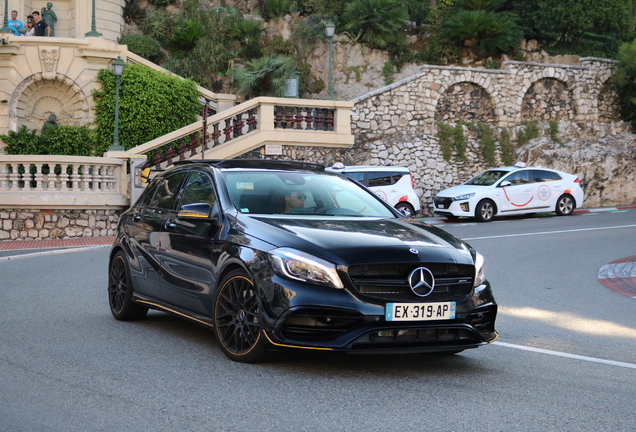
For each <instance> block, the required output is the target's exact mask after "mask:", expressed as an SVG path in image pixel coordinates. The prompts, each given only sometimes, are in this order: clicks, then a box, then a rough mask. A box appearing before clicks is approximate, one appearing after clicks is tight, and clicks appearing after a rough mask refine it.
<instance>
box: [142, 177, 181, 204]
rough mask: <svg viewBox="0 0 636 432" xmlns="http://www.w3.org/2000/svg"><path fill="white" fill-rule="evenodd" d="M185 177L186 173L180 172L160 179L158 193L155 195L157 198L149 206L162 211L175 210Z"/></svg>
mask: <svg viewBox="0 0 636 432" xmlns="http://www.w3.org/2000/svg"><path fill="white" fill-rule="evenodd" d="M185 175H186V173H185V172H180V173H176V174H173V175H171V176H168V177H164V178H162V179H160V180H159V186H158V187H157V193H155V196H154V197H153V198H152V200H151V201H150V204H149V206H150V207H155V208H161V209H173V208H174V205H175V202H176V200H177V195H178V194H179V188H180V186H181V183H182V182H183V178H184V177H185Z"/></svg>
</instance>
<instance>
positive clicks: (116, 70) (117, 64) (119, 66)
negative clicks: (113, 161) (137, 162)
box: [108, 56, 126, 151]
mask: <svg viewBox="0 0 636 432" xmlns="http://www.w3.org/2000/svg"><path fill="white" fill-rule="evenodd" d="M125 65H126V64H125V63H124V61H123V60H122V59H121V57H119V56H117V58H116V59H115V60H114V61H113V74H114V75H115V132H114V133H113V144H112V145H111V146H109V147H108V151H124V150H126V149H125V148H124V146H122V145H119V78H120V77H121V76H122V74H123V73H124V66H125Z"/></svg>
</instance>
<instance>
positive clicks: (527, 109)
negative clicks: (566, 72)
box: [521, 78, 576, 121]
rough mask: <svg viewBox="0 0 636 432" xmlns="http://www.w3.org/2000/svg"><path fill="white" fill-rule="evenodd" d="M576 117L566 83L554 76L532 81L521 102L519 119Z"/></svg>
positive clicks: (568, 119) (564, 118)
mask: <svg viewBox="0 0 636 432" xmlns="http://www.w3.org/2000/svg"><path fill="white" fill-rule="evenodd" d="M575 118H576V104H575V103H574V100H573V97H572V92H571V91H570V89H569V88H568V86H567V84H566V83H564V82H563V81H560V80H558V79H555V78H542V79H539V80H537V81H535V82H533V83H532V85H531V86H530V88H529V89H528V90H527V91H526V93H525V94H524V96H523V99H522V102H521V121H528V120H559V121H560V120H565V121H572V120H574V119H575Z"/></svg>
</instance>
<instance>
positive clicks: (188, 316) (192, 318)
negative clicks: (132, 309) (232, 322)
mask: <svg viewBox="0 0 636 432" xmlns="http://www.w3.org/2000/svg"><path fill="white" fill-rule="evenodd" d="M135 301H136V302H137V303H144V304H149V305H153V306H155V307H158V308H160V309H163V310H166V311H168V312H172V313H173V314H177V315H180V316H182V317H186V318H188V319H191V320H193V321H196V322H199V323H201V324H205V325H206V326H210V327H214V326H213V325H212V324H210V323H207V322H205V321H201V320H200V319H197V318H194V317H192V316H190V315H186V314H184V313H181V312H177V311H176V310H174V309H170V308H167V307H165V306H161V305H158V304H157V303H153V302H149V301H145V300H135Z"/></svg>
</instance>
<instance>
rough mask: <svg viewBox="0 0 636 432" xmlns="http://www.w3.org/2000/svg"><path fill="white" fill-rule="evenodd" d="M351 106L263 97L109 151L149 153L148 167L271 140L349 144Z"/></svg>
mask: <svg viewBox="0 0 636 432" xmlns="http://www.w3.org/2000/svg"><path fill="white" fill-rule="evenodd" d="M352 107H353V103H352V102H346V101H322V100H307V99H289V98H274V97H265V96H262V97H258V98H255V99H251V100H249V101H247V102H244V103H242V104H240V105H237V106H235V107H233V108H230V109H227V110H225V111H222V112H219V113H217V114H215V115H213V116H211V117H209V118H208V119H204V120H198V121H196V122H194V123H192V124H190V125H188V126H185V127H183V128H181V129H178V130H176V131H174V132H172V133H169V134H167V135H164V136H162V137H159V138H156V139H154V140H152V141H149V142H147V143H145V144H142V145H140V146H137V147H135V148H132V149H130V150H128V151H126V152H108V153H106V156H110V157H121V158H130V157H131V156H133V155H146V156H148V163H147V166H156V167H157V168H159V167H165V166H166V165H170V164H172V162H173V161H174V160H175V159H177V158H178V159H179V160H183V159H195V158H206V159H208V158H219V159H223V158H232V157H235V156H238V155H240V154H243V153H246V152H248V151H250V150H253V149H254V148H257V147H259V146H262V145H264V144H267V143H271V142H276V143H278V144H286V145H301V146H302V145H304V146H308V145H320V146H326V147H350V146H351V145H353V141H354V137H353V135H352V134H351V122H350V110H351V108H352ZM204 123H205V126H204ZM188 152H189V154H186V153H188Z"/></svg>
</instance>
